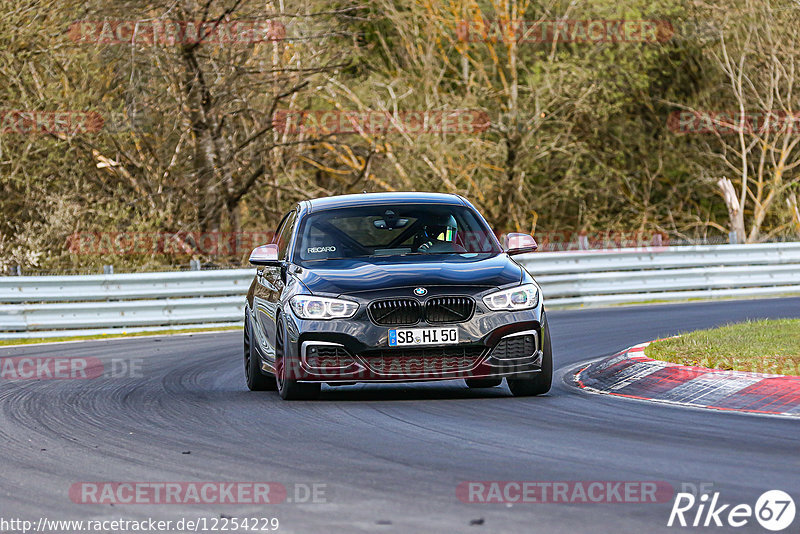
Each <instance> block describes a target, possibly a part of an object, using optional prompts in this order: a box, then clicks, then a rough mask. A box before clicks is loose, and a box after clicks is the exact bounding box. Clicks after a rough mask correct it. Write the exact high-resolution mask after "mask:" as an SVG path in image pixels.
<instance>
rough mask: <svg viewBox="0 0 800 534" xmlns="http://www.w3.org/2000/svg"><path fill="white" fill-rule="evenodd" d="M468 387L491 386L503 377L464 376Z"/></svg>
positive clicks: (499, 382)
mask: <svg viewBox="0 0 800 534" xmlns="http://www.w3.org/2000/svg"><path fill="white" fill-rule="evenodd" d="M464 382H466V383H467V387H468V388H469V389H481V388H493V387H495V386H499V385H500V384H501V383H502V382H503V378H502V377H500V378H465V379H464Z"/></svg>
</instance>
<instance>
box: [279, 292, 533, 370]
mask: <svg viewBox="0 0 800 534" xmlns="http://www.w3.org/2000/svg"><path fill="white" fill-rule="evenodd" d="M283 317H284V320H285V327H286V329H285V332H286V333H287V336H286V337H287V339H286V341H287V343H286V346H285V353H284V356H285V357H286V364H287V365H288V366H289V367H287V371H288V375H287V378H292V379H294V380H299V381H309V382H327V383H352V382H414V381H431V380H450V379H454V378H485V377H505V376H513V375H518V374H530V373H536V372H539V371H541V366H542V357H543V354H542V339H543V331H542V328H543V325H542V322H541V317H542V304H541V303H540V304H539V305H538V306H537V307H536V308H534V309H531V310H524V311H513V312H511V311H503V312H493V311H489V310H487V309H485V308H483V307H482V306H478V307H477V308H476V311H475V313H474V314H473V316H472V317H471V318H470V319H469V320H467V321H465V322H461V323H456V324H449V325H443V324H429V323H426V322H425V321H422V322H420V323H418V324H416V325H414V326H413V327H409V328H439V327H450V328H456V329H457V330H458V336H459V337H458V339H459V343H457V344H450V345H423V346H404V347H390V346H389V342H388V339H389V331H390V330H392V329H394V328H399V329H402V328H405V327H392V326H379V325H376V324H374V323H373V322H372V321H371V320H370V319H369V317H368V315H367V313H366V312H365V310H364V307H362V308H361V309H359V312H358V313H357V314H356V315H355V316H354V317H353V318H351V319H346V320H329V321H311V320H303V319H299V318H298V317H296V316H295V315H294V314H293V313H292V312H291V311H290V310H288V308H287V309H285V310H284V313H283Z"/></svg>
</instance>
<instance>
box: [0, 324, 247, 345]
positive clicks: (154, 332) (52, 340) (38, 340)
mask: <svg viewBox="0 0 800 534" xmlns="http://www.w3.org/2000/svg"><path fill="white" fill-rule="evenodd" d="M241 329H242V327H241V326H222V327H217V328H214V327H211V328H184V329H181V330H151V331H149V332H131V333H126V332H121V333H119V334H97V335H94V336H64V337H36V338H25V339H0V346H3V345H29V344H32V343H55V342H56V341H82V340H86V339H115V338H120V337H141V336H168V335H171V334H187V333H192V332H218V331H222V330H241Z"/></svg>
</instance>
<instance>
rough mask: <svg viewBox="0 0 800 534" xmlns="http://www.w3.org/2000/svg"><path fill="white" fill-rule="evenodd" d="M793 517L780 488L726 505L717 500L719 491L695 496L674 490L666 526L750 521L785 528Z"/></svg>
mask: <svg viewBox="0 0 800 534" xmlns="http://www.w3.org/2000/svg"><path fill="white" fill-rule="evenodd" d="M794 517H795V505H794V500H793V499H792V497H791V496H790V495H789V494H788V493H786V492H785V491H781V490H770V491H766V492H764V493H763V494H762V495H761V496H760V497H759V498H758V499H757V500H756V502H755V506H751V505H750V504H748V503H740V504H730V503H723V502H722V501H721V500H720V493H719V492H718V491H715V492H714V493H713V494H711V495H709V494H708V493H704V494H702V495H700V496H699V497H696V496H695V495H694V494H692V493H678V494H677V495H676V496H675V502H674V503H673V504H672V511H671V512H670V514H669V521H667V526H668V527H671V526H673V525H675V526H681V527H687V526H688V527H709V526H712V527H722V526H730V527H734V528H739V527H744V526H746V525H750V526H752V525H753V522H754V520H755V521H756V522H758V524H760V525H761V526H762V527H764V528H765V529H767V530H771V531H773V532H778V531H781V530H784V529H786V528H788V527H789V526H790V525H791V524H792V522H793V521H794Z"/></svg>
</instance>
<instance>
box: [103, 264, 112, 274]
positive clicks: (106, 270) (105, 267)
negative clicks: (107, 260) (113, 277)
mask: <svg viewBox="0 0 800 534" xmlns="http://www.w3.org/2000/svg"><path fill="white" fill-rule="evenodd" d="M103 274H114V266H113V265H103Z"/></svg>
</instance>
